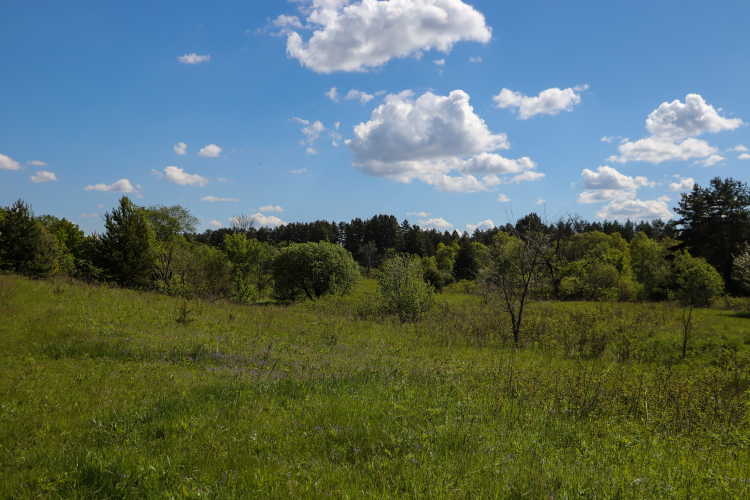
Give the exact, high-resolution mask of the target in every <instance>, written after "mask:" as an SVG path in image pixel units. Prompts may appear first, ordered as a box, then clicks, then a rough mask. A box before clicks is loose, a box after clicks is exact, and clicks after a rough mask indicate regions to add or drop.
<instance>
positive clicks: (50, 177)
mask: <svg viewBox="0 0 750 500" xmlns="http://www.w3.org/2000/svg"><path fill="white" fill-rule="evenodd" d="M29 179H31V182H36V183H37V184H39V183H41V182H49V181H56V180H57V176H56V175H55V174H54V173H52V172H47V171H46V170H38V171H37V173H36V174H34V175H32V176H31V177H29Z"/></svg>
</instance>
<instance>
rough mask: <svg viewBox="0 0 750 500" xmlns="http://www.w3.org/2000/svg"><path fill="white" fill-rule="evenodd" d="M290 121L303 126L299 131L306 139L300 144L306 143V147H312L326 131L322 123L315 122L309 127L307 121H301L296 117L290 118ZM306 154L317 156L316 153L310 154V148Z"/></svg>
mask: <svg viewBox="0 0 750 500" xmlns="http://www.w3.org/2000/svg"><path fill="white" fill-rule="evenodd" d="M292 120H294V121H296V122H297V123H299V124H302V125H304V127H302V129H301V130H302V133H303V134H305V137H306V139H305V140H304V141H301V143H302V144H305V143H307V145H308V146H312V145H313V143H314V142H315V140H316V139H317V138H318V137H320V134H322V133H323V132H324V131H325V129H326V128H325V126H324V125H323V123H321V122H320V121H315V122H313V124H312V125H311V124H310V122H309V121H307V120H303V119H302V118H297V117H296V116H295V117H294V118H292ZM307 154H317V151H316V152H315V153H310V148H308V153H307Z"/></svg>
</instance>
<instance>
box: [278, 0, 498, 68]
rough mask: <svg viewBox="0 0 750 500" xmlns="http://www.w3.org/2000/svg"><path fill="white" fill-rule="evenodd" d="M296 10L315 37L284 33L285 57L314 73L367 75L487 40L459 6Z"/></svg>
mask: <svg viewBox="0 0 750 500" xmlns="http://www.w3.org/2000/svg"><path fill="white" fill-rule="evenodd" d="M310 2H311V3H312V5H311V6H310V7H307V4H308V3H310ZM300 10H302V11H303V12H304V13H306V14H308V16H307V23H308V24H309V25H310V27H312V28H313V29H314V30H315V31H314V33H313V35H312V37H311V38H310V39H309V40H308V41H306V42H305V41H303V40H302V37H301V36H300V35H299V33H297V32H295V31H291V30H290V29H289V28H287V32H288V38H287V45H286V52H287V56H288V57H293V58H295V59H297V60H298V61H299V62H300V63H301V64H302V65H303V66H306V67H308V68H310V69H312V70H313V71H316V72H318V73H331V72H333V71H366V70H367V68H376V67H380V66H382V65H384V64H386V63H387V62H388V61H389V60H391V59H393V58H394V57H408V56H415V57H419V56H421V53H422V51H427V50H430V49H433V48H434V49H437V50H439V51H441V52H444V53H448V52H450V50H451V48H452V47H453V45H454V44H455V43H457V42H459V41H462V40H466V41H476V42H481V43H487V42H489V41H490V39H491V37H492V29H491V28H490V27H489V26H487V25H486V24H485V20H484V16H483V15H482V14H481V13H480V12H478V11H476V10H475V9H474V8H473V7H471V6H470V5H467V4H465V3H463V2H462V1H461V0H418V1H404V0H387V1H374V0H365V1H362V2H357V3H353V4H351V3H350V2H349V0H309V2H305V5H303V6H302V7H301V8H300ZM290 25H291V24H290V23H288V22H287V24H286V26H290Z"/></svg>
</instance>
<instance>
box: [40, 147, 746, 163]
mask: <svg viewBox="0 0 750 500" xmlns="http://www.w3.org/2000/svg"><path fill="white" fill-rule="evenodd" d="M737 151H739V150H737ZM745 151H747V149H746V150H745ZM26 165H34V166H35V167H46V166H47V164H46V163H44V162H43V161H39V160H32V161H27V162H26Z"/></svg>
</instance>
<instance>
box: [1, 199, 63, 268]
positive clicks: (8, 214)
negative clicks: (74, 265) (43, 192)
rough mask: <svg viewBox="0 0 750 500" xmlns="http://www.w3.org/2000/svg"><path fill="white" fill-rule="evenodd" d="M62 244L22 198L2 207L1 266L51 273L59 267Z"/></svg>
mask: <svg viewBox="0 0 750 500" xmlns="http://www.w3.org/2000/svg"><path fill="white" fill-rule="evenodd" d="M57 255H58V247H57V242H56V240H55V237H54V236H52V235H51V234H50V233H49V232H48V231H47V230H46V229H45V227H44V226H43V225H42V223H41V222H39V220H37V218H35V217H34V212H33V211H32V209H31V206H29V205H28V204H26V203H24V202H23V201H22V200H20V199H19V200H18V201H16V202H15V203H14V204H13V205H12V206H11V207H7V208H5V209H3V210H2V217H0V269H3V270H6V271H13V272H16V273H21V274H27V275H29V276H36V277H40V276H48V275H50V274H52V273H54V272H55V271H56V270H57Z"/></svg>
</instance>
